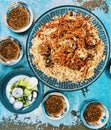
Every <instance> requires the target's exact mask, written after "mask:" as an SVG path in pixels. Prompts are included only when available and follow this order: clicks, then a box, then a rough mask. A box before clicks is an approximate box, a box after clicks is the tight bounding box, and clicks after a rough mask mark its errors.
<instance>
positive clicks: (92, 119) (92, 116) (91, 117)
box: [84, 103, 103, 125]
mask: <svg viewBox="0 0 111 130" xmlns="http://www.w3.org/2000/svg"><path fill="white" fill-rule="evenodd" d="M102 114H103V112H102V106H101V104H99V103H96V104H94V103H91V104H89V105H88V106H87V108H86V110H85V112H84V118H85V120H86V121H87V123H89V124H91V125H95V124H97V123H98V121H99V120H100V119H101V117H102Z"/></svg>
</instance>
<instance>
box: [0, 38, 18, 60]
mask: <svg viewBox="0 0 111 130" xmlns="http://www.w3.org/2000/svg"><path fill="white" fill-rule="evenodd" d="M19 53H20V47H19V45H18V44H17V43H15V42H14V41H11V40H7V41H4V42H3V43H1V44H0V58H1V59H2V60H3V61H11V60H16V59H17V58H18V57H19Z"/></svg>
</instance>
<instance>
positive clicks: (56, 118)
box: [42, 92, 69, 120]
mask: <svg viewBox="0 0 111 130" xmlns="http://www.w3.org/2000/svg"><path fill="white" fill-rule="evenodd" d="M50 96H60V97H62V98H63V99H64V104H65V107H64V110H63V112H62V113H61V114H60V116H57V117H54V116H50V115H49V114H48V113H47V112H46V110H45V102H46V101H47V99H48V98H49V97H50ZM42 110H43V113H44V114H45V115H46V117H48V118H49V119H52V120H60V119H62V118H64V117H65V116H66V115H67V113H68V111H69V101H68V99H67V98H66V96H65V95H64V94H62V93H59V92H51V93H49V94H47V95H46V96H45V97H44V99H43V101H42Z"/></svg>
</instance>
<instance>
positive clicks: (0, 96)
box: [0, 69, 44, 114]
mask: <svg viewBox="0 0 111 130" xmlns="http://www.w3.org/2000/svg"><path fill="white" fill-rule="evenodd" d="M32 78H33V79H32ZM24 79H27V80H29V81H31V79H32V81H31V84H32V83H34V82H35V79H36V77H34V74H33V73H32V72H31V71H29V70H24V69H15V70H13V71H11V72H9V73H8V74H6V75H5V76H4V77H3V78H2V80H1V81H0V85H1V86H0V101H1V103H2V104H3V105H4V107H5V108H6V109H7V110H9V111H11V112H13V113H17V114H25V113H29V112H31V111H33V110H35V109H36V108H38V107H39V105H40V103H41V102H42V99H43V96H44V89H43V84H42V83H41V82H40V81H38V82H37V81H36V85H35V86H36V88H37V96H36V98H35V97H34V100H33V101H32V102H30V105H28V106H23V107H21V104H20V103H21V102H19V103H18V101H17V102H16V100H17V99H16V100H13V98H12V99H11V100H10V95H11V93H10V85H12V84H13V83H15V82H16V81H18V80H24ZM15 94H16V96H17V95H18V94H20V91H18V92H17V93H15ZM26 94H27V93H26ZM14 99H15V98H14ZM26 100H28V99H26ZM22 103H23V102H22Z"/></svg>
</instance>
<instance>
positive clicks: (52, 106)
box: [44, 95, 65, 117]
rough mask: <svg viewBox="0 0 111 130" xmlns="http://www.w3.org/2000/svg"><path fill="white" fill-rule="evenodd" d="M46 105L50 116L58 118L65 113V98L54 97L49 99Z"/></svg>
mask: <svg viewBox="0 0 111 130" xmlns="http://www.w3.org/2000/svg"><path fill="white" fill-rule="evenodd" d="M44 105H45V109H46V112H47V113H48V114H49V115H51V116H53V117H57V116H60V114H61V113H62V112H63V110H64V105H65V104H64V99H63V97H61V96H56V95H53V96H50V97H49V98H48V99H47V101H46V102H45V104H44Z"/></svg>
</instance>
